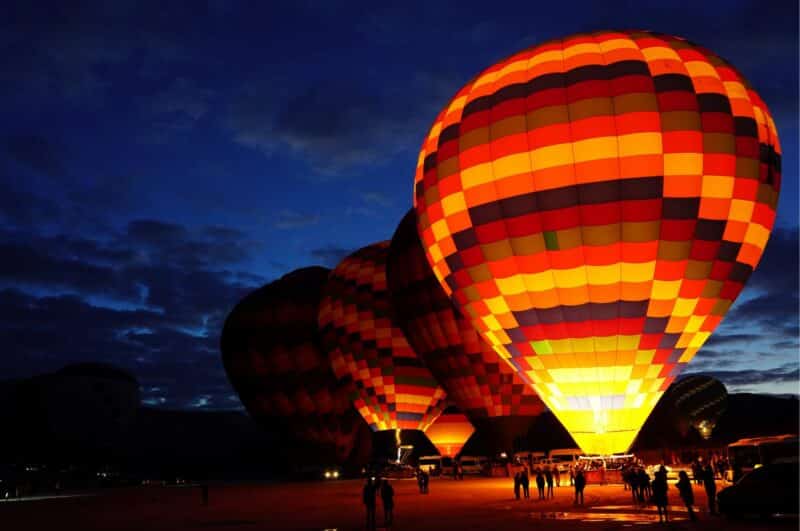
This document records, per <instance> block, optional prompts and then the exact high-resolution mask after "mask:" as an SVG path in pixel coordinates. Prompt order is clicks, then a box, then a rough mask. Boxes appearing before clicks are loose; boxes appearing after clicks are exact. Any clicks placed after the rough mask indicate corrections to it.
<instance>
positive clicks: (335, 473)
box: [333, 470, 339, 478]
mask: <svg viewBox="0 0 800 531" xmlns="http://www.w3.org/2000/svg"><path fill="white" fill-rule="evenodd" d="M333 477H335V478H338V477H339V471H338V470H334V471H333Z"/></svg>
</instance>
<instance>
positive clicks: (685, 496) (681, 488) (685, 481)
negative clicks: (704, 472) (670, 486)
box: [675, 470, 699, 522]
mask: <svg viewBox="0 0 800 531" xmlns="http://www.w3.org/2000/svg"><path fill="white" fill-rule="evenodd" d="M698 475H699V473H698ZM675 486H676V487H678V492H679V493H680V494H681V499H682V500H683V503H684V505H686V509H687V510H688V511H689V520H691V521H692V522H694V521H695V520H697V517H696V516H695V515H694V511H693V510H692V505H694V492H692V482H691V481H690V480H689V474H687V473H686V471H685V470H681V471H680V472H679V473H678V483H677V484H676V485H675Z"/></svg>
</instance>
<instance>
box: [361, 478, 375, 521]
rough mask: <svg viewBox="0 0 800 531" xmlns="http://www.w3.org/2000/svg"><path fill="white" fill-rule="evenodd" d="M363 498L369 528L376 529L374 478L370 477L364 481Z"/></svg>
mask: <svg viewBox="0 0 800 531" xmlns="http://www.w3.org/2000/svg"><path fill="white" fill-rule="evenodd" d="M362 498H363V500H364V507H365V508H366V510H367V529H375V485H374V483H373V482H372V478H368V479H367V481H366V482H365V483H364V490H363V492H362Z"/></svg>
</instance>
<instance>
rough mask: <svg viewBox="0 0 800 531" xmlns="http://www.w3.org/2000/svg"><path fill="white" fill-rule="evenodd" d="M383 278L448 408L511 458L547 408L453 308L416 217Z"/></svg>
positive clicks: (411, 216) (398, 237) (397, 236)
mask: <svg viewBox="0 0 800 531" xmlns="http://www.w3.org/2000/svg"><path fill="white" fill-rule="evenodd" d="M386 275H387V279H388V283H389V291H390V292H391V294H392V306H393V307H394V310H395V312H396V315H397V317H398V321H399V322H400V323H401V325H402V328H403V331H404V332H405V334H406V338H408V342H409V343H410V344H411V346H412V347H413V348H414V351H416V353H417V354H418V355H419V356H420V357H421V358H422V360H423V361H424V362H425V364H426V365H427V366H428V368H429V369H430V371H431V372H432V373H433V375H434V376H435V377H436V380H437V381H438V382H439V383H440V384H441V385H442V387H444V389H445V391H447V396H448V399H449V400H450V402H452V403H453V404H455V405H456V406H458V408H459V409H461V410H462V411H463V412H464V413H465V414H466V416H467V417H468V418H469V420H470V421H472V423H473V424H474V425H475V426H476V427H477V428H478V430H479V431H480V433H481V436H482V438H483V439H484V440H486V441H487V442H488V443H489V445H490V447H491V449H492V451H494V452H496V453H499V452H501V451H506V452H511V451H513V450H514V448H513V444H514V440H515V439H517V438H519V437H523V436H525V435H526V434H527V432H528V430H529V428H530V427H531V425H532V424H533V422H534V421H535V419H536V417H537V416H538V415H540V414H541V413H542V412H543V411H544V410H545V406H544V404H543V403H542V401H541V400H540V399H539V397H538V396H536V393H535V392H534V391H533V389H532V388H531V387H530V386H528V385H527V384H526V383H525V382H523V381H522V380H521V379H520V378H519V376H517V375H516V373H515V372H514V370H513V369H512V368H511V367H510V366H509V365H508V364H506V363H504V362H503V361H502V360H501V359H499V358H498V357H497V354H496V353H495V352H494V350H492V348H491V347H490V346H489V345H488V344H487V343H486V342H485V341H484V340H483V339H481V337H480V336H479V335H478V333H477V332H476V331H475V328H474V327H473V326H472V324H471V323H470V322H469V320H468V319H465V318H464V317H463V316H462V315H461V314H460V313H459V312H458V310H456V309H455V307H454V306H453V303H452V302H451V301H450V299H449V298H448V297H447V294H446V293H445V292H444V290H443V289H442V287H441V286H440V285H439V282H438V281H437V280H436V277H435V276H434V274H433V271H431V267H430V265H429V264H428V261H427V260H426V259H425V250H424V249H423V248H422V243H421V242H420V240H419V235H418V234H417V228H416V215H415V213H414V211H413V210H411V211H410V212H409V213H408V214H406V216H405V217H404V218H403V220H402V221H401V222H400V225H399V226H398V228H397V230H396V231H395V233H394V236H393V237H392V243H391V245H390V247H389V262H388V264H387V267H386ZM426 434H427V432H426Z"/></svg>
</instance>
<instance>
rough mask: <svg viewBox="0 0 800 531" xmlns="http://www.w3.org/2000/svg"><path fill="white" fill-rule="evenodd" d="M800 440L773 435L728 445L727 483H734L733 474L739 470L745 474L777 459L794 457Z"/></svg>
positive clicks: (790, 436) (792, 436) (795, 436)
mask: <svg viewBox="0 0 800 531" xmlns="http://www.w3.org/2000/svg"><path fill="white" fill-rule="evenodd" d="M798 441H800V439H798V436H797V435H774V436H770V437H752V438H749V439H739V440H738V441H736V442H735V443H733V444H730V445H728V461H729V462H730V467H729V468H728V470H727V471H726V477H725V479H727V480H728V481H734V479H737V478H734V477H733V474H734V472H735V471H736V470H739V471H740V473H741V474H746V473H748V472H750V471H752V470H755V469H756V468H757V467H759V466H763V465H767V464H769V463H772V462H774V461H775V460H777V459H785V458H791V457H795V458H797V455H798V453H800V442H798Z"/></svg>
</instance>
